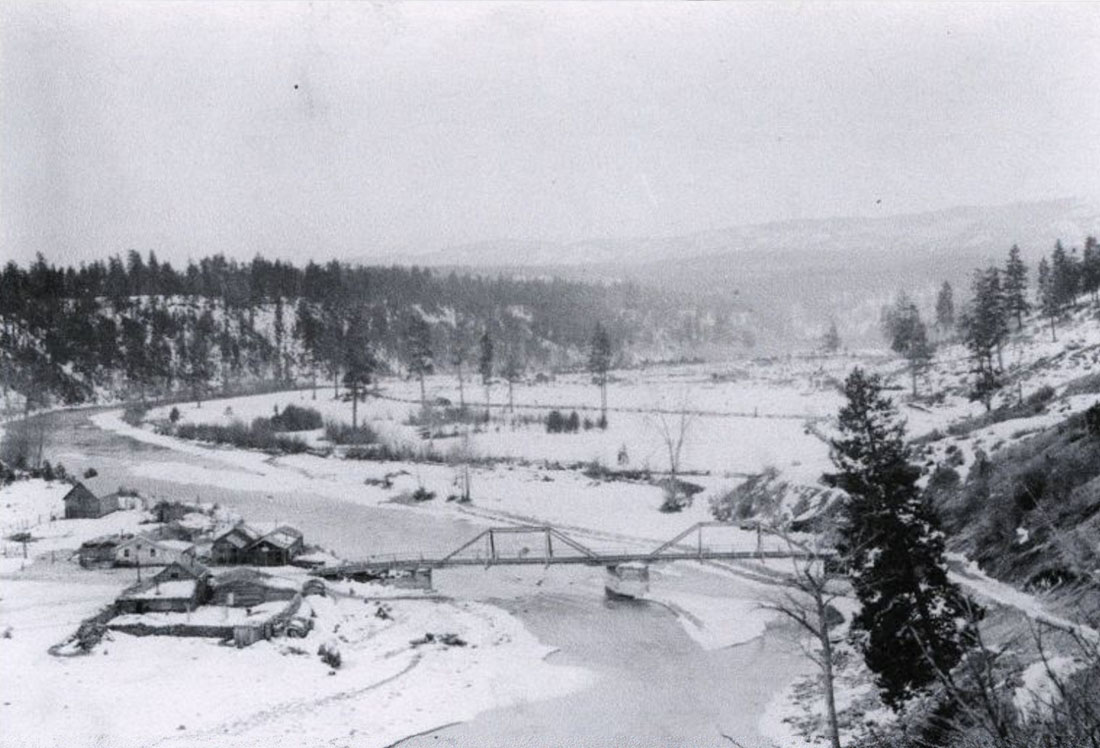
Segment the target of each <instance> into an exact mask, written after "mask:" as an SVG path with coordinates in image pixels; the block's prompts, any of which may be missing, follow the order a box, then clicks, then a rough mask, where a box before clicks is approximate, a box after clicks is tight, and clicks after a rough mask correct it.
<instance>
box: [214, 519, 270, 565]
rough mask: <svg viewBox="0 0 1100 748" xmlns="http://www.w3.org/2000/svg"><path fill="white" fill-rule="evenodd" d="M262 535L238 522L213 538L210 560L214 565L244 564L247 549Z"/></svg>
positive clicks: (246, 559) (246, 560)
mask: <svg viewBox="0 0 1100 748" xmlns="http://www.w3.org/2000/svg"><path fill="white" fill-rule="evenodd" d="M261 537H262V535H261V534H260V533H259V532H258V531H257V530H255V529H253V528H252V527H250V526H248V525H247V524H245V523H244V522H238V523H237V524H235V525H233V527H231V528H229V529H228V530H226V531H225V532H223V533H222V534H221V535H219V536H217V537H216V538H214V544H213V545H212V546H211V548H210V560H211V561H213V562H214V563H215V564H246V563H248V562H249V561H248V552H247V551H248V548H249V547H250V546H251V545H252V544H253V543H255V542H256V541H257V540H259V539H260V538H261Z"/></svg>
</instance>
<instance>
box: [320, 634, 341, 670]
mask: <svg viewBox="0 0 1100 748" xmlns="http://www.w3.org/2000/svg"><path fill="white" fill-rule="evenodd" d="M317 654H318V655H320V656H321V662H323V663H325V664H326V665H328V666H329V667H330V668H332V669H333V670H339V669H340V666H341V665H342V664H343V663H344V658H343V657H341V656H340V647H339V646H338V645H337V644H336V642H334V641H330V642H325V643H324V644H322V645H321V646H320V647H318V648H317Z"/></svg>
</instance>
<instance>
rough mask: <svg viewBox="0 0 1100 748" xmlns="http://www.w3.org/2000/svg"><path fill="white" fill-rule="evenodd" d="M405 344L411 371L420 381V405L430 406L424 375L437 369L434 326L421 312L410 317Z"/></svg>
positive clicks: (422, 406) (423, 406)
mask: <svg viewBox="0 0 1100 748" xmlns="http://www.w3.org/2000/svg"><path fill="white" fill-rule="evenodd" d="M405 345H406V348H407V355H408V358H409V373H410V374H412V375H413V376H414V377H416V379H417V381H418V382H420V407H421V408H426V407H428V393H427V391H426V389H425V387H424V377H426V376H427V375H428V374H431V373H432V372H434V371H435V357H434V355H433V354H432V328H431V327H430V326H429V325H428V322H427V320H425V319H424V317H422V316H421V315H420V314H416V313H414V314H413V315H412V316H411V317H409V323H408V326H407V327H406V329H405Z"/></svg>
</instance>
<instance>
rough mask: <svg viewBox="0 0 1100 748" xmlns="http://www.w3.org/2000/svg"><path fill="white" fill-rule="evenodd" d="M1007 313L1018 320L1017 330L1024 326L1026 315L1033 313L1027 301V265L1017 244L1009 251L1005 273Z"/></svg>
mask: <svg viewBox="0 0 1100 748" xmlns="http://www.w3.org/2000/svg"><path fill="white" fill-rule="evenodd" d="M1004 298H1005V311H1006V313H1007V314H1009V315H1010V316H1013V317H1015V318H1016V329H1017V330H1021V329H1023V326H1024V315H1025V314H1027V313H1028V312H1030V311H1031V304H1029V303H1028V301H1027V265H1025V264H1024V261H1023V260H1022V259H1021V258H1020V248H1019V247H1018V246H1016V245H1015V244H1013V245H1012V249H1010V250H1009V251H1008V262H1007V263H1006V264H1005V272H1004Z"/></svg>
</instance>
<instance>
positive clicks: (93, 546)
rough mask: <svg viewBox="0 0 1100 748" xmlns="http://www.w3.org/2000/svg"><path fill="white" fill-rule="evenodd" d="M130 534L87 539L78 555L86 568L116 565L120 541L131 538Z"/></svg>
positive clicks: (81, 563) (123, 541)
mask: <svg viewBox="0 0 1100 748" xmlns="http://www.w3.org/2000/svg"><path fill="white" fill-rule="evenodd" d="M130 537H131V536H129V535H103V536H101V537H98V538H92V539H91V540H86V541H84V542H83V543H81V545H80V549H79V550H78V551H77V557H78V558H79V560H80V565H81V566H82V567H84V568H85V569H92V568H106V567H110V566H114V565H115V551H116V550H117V549H118V546H119V544H120V543H125V542H127V541H128V540H129V539H130Z"/></svg>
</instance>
